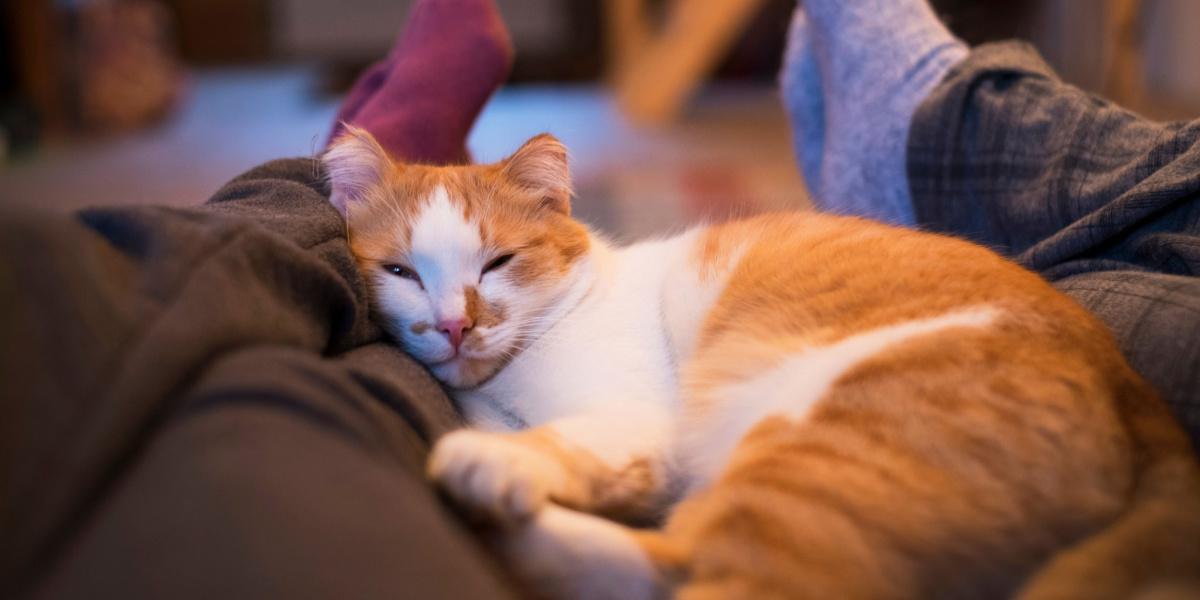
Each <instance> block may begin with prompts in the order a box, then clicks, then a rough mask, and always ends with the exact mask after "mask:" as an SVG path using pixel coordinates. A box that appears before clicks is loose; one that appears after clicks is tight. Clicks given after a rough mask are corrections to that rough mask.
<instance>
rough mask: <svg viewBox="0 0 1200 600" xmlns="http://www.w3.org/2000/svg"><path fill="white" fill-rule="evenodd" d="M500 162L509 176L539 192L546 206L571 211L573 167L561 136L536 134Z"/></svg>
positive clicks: (525, 186)
mask: <svg viewBox="0 0 1200 600" xmlns="http://www.w3.org/2000/svg"><path fill="white" fill-rule="evenodd" d="M500 164H501V166H502V167H503V169H504V174H505V175H507V176H508V178H509V179H511V180H512V181H513V182H515V183H516V184H517V185H520V186H521V187H524V188H525V189H527V190H529V191H531V192H533V193H535V194H537V195H539V196H540V197H541V198H542V203H543V205H544V206H546V207H547V208H549V209H551V210H554V211H558V212H561V213H562V214H564V215H570V214H571V169H570V167H569V165H568V164H567V147H566V146H564V145H563V144H562V142H560V141H558V138H556V137H554V136H552V135H550V134H548V133H542V134H539V135H536V136H534V137H533V138H531V139H530V140H529V141H528V142H525V144H524V145H523V146H521V147H520V148H518V149H517V151H516V152H514V153H513V154H512V156H509V157H508V158H506V159H504V160H503V161H501V163H500Z"/></svg>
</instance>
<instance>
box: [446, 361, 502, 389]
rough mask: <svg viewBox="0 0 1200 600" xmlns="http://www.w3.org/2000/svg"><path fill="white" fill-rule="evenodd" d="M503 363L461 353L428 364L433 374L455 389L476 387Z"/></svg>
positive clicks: (494, 372)
mask: <svg viewBox="0 0 1200 600" xmlns="http://www.w3.org/2000/svg"><path fill="white" fill-rule="evenodd" d="M502 366H503V364H502V363H501V361H498V360H495V359H484V358H469V357H465V356H462V355H459V356H456V357H454V358H451V359H450V360H446V361H443V362H440V363H436V364H432V365H429V370H430V371H432V372H433V376H434V377H436V378H437V379H438V381H441V382H442V383H444V384H446V385H447V386H449V387H451V388H453V389H456V390H465V389H470V388H473V387H476V386H478V385H480V384H482V383H483V382H485V381H487V380H488V379H489V378H490V377H491V376H492V375H495V374H496V371H498V370H500V367H502Z"/></svg>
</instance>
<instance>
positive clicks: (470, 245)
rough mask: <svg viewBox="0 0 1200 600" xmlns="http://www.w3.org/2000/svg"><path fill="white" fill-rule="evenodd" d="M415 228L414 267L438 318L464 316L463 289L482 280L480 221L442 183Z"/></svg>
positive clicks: (421, 213)
mask: <svg viewBox="0 0 1200 600" xmlns="http://www.w3.org/2000/svg"><path fill="white" fill-rule="evenodd" d="M412 232H413V235H412V260H413V267H414V268H415V269H416V270H417V273H419V274H420V275H421V281H422V282H423V283H424V285H425V289H426V291H427V292H428V293H429V297H430V299H431V300H432V301H433V304H434V313H435V318H436V319H439V320H440V319H454V318H460V317H462V316H464V315H465V313H466V299H465V296H464V294H463V290H464V289H465V288H466V287H467V286H473V285H476V284H477V283H478V282H479V269H480V266H481V262H482V259H481V256H480V251H481V249H482V247H483V240H482V239H481V238H480V233H479V224H478V223H474V222H471V221H468V220H467V218H466V216H465V215H464V214H463V209H462V207H461V206H459V205H456V204H455V203H453V202H451V200H450V196H449V194H447V192H446V188H445V187H443V186H440V185H439V186H438V187H436V188H434V190H433V192H432V193H430V195H429V197H428V198H427V199H426V201H425V206H424V207H422V208H421V211H420V212H419V213H418V214H417V217H416V219H415V220H414V221H413V227H412Z"/></svg>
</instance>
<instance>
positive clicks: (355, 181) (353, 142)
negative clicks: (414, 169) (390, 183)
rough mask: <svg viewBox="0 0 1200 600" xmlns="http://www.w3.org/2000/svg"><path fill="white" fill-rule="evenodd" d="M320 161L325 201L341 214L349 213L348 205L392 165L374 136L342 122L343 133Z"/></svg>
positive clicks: (367, 189)
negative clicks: (326, 179)
mask: <svg viewBox="0 0 1200 600" xmlns="http://www.w3.org/2000/svg"><path fill="white" fill-rule="evenodd" d="M321 163H322V164H323V165H324V166H325V172H326V173H327V174H328V175H329V182H330V187H331V193H330V195H329V202H330V203H331V204H333V206H334V207H335V208H337V209H338V211H339V212H341V213H342V216H343V217H345V216H347V215H348V214H349V211H350V206H351V205H353V204H354V203H355V202H362V201H364V200H365V199H366V195H367V194H368V193H369V192H370V191H371V190H372V189H373V188H375V187H376V186H378V185H379V184H381V183H383V178H384V176H385V174H386V173H387V171H388V169H390V168H391V167H392V159H391V158H389V157H388V155H387V151H386V150H384V149H383V146H380V145H379V142H377V141H375V137H374V136H372V135H371V134H370V132H368V131H367V130H365V129H360V128H358V127H354V126H351V125H346V131H345V133H343V134H342V135H340V136H338V138H337V139H336V140H334V141H333V143H332V144H330V146H329V150H327V151H326V152H325V155H324V156H322V157H321Z"/></svg>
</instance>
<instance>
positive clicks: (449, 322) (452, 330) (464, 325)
mask: <svg viewBox="0 0 1200 600" xmlns="http://www.w3.org/2000/svg"><path fill="white" fill-rule="evenodd" d="M437 326H438V329H439V330H440V331H441V332H442V333H444V334H446V337H447V338H449V339H450V345H451V346H454V350H455V351H456V352H457V351H458V347H459V346H461V345H462V338H463V333H465V332H466V331H469V330H470V329H471V321H470V320H469V319H466V318H461V319H443V320H441V321H438V324H437Z"/></svg>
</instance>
